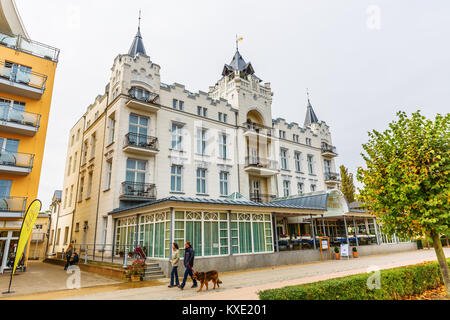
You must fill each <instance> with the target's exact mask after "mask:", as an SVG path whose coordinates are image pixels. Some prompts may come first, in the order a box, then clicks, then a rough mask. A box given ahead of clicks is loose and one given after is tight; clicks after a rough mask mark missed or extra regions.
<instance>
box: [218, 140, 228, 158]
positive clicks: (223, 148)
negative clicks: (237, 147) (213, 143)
mask: <svg viewBox="0 0 450 320" xmlns="http://www.w3.org/2000/svg"><path fill="white" fill-rule="evenodd" d="M219 157H220V158H222V159H227V135H226V134H219Z"/></svg>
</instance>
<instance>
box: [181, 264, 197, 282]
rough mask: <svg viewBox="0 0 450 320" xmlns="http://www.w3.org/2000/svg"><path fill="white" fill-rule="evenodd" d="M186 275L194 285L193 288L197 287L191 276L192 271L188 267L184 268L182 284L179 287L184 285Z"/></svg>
mask: <svg viewBox="0 0 450 320" xmlns="http://www.w3.org/2000/svg"><path fill="white" fill-rule="evenodd" d="M188 275H189V276H190V277H191V279H192V282H193V283H194V286H196V285H197V281H195V279H194V277H193V274H192V270H191V268H189V267H188V266H187V267H186V270H184V277H183V282H182V283H181V286H182V287H184V285H185V284H186V280H187V277H188Z"/></svg>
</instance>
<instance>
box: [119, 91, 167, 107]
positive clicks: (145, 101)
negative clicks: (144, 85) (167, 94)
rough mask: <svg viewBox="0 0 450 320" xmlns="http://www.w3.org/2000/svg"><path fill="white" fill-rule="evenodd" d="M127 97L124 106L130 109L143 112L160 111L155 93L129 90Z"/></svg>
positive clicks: (157, 96)
mask: <svg viewBox="0 0 450 320" xmlns="http://www.w3.org/2000/svg"><path fill="white" fill-rule="evenodd" d="M129 97H130V100H128V102H127V103H126V105H127V106H128V107H129V108H131V109H135V110H139V111H145V112H158V110H159V109H161V107H160V105H159V95H158V94H156V93H151V92H148V91H146V92H141V91H133V90H130V93H129Z"/></svg>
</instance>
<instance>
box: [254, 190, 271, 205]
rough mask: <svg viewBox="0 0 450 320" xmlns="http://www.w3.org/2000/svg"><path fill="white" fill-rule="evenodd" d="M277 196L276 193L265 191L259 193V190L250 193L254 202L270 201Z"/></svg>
mask: <svg viewBox="0 0 450 320" xmlns="http://www.w3.org/2000/svg"><path fill="white" fill-rule="evenodd" d="M275 198H276V196H275V195H274V194H263V193H259V192H251V193H250V201H253V202H259V203H263V202H270V201H272V200H273V199H275Z"/></svg>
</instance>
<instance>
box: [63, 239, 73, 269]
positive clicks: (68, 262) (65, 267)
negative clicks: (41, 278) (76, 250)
mask: <svg viewBox="0 0 450 320" xmlns="http://www.w3.org/2000/svg"><path fill="white" fill-rule="evenodd" d="M72 251H73V246H72V242H71V243H70V244H69V246H68V247H67V250H66V265H65V266H64V270H67V268H68V267H69V265H70V258H71V257H72Z"/></svg>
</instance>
